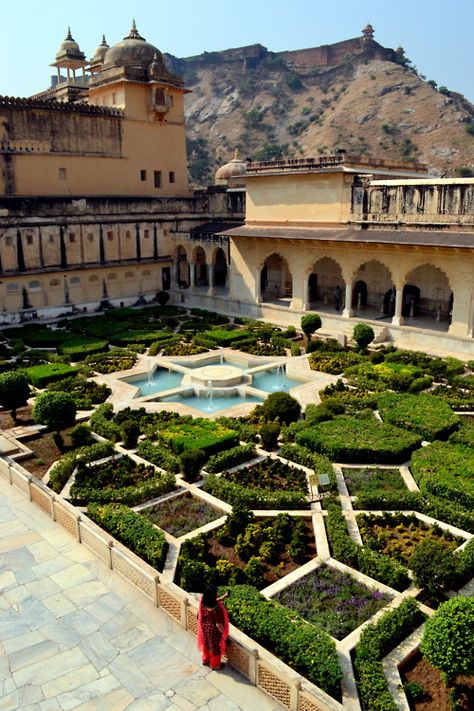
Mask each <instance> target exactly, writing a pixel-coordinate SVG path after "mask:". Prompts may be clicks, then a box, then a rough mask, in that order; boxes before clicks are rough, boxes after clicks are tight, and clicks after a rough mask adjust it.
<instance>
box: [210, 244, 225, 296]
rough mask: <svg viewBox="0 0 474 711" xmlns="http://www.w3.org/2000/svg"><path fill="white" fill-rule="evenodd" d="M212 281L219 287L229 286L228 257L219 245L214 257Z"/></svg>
mask: <svg viewBox="0 0 474 711" xmlns="http://www.w3.org/2000/svg"><path fill="white" fill-rule="evenodd" d="M212 281H213V285H214V286H215V287H217V288H224V287H226V286H227V259H226V256H225V253H224V250H223V249H222V247H218V248H217V249H216V250H215V252H214V254H213V257H212Z"/></svg>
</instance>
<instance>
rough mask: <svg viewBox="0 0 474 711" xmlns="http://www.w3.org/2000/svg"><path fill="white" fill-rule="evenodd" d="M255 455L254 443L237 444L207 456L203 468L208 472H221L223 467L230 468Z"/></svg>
mask: <svg viewBox="0 0 474 711" xmlns="http://www.w3.org/2000/svg"><path fill="white" fill-rule="evenodd" d="M256 456H257V453H256V451H255V445H254V444H243V445H237V447H232V448H231V449H227V450H226V451H225V452H219V453H218V454H213V455H212V457H210V458H209V460H208V462H207V464H206V466H205V469H206V471H207V472H209V473H210V474H211V473H212V474H215V473H216V472H222V471H224V469H232V467H236V466H237V465H238V464H243V463H244V462H248V461H250V460H251V459H254V458H255V457H256Z"/></svg>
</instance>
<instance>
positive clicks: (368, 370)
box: [344, 361, 429, 392]
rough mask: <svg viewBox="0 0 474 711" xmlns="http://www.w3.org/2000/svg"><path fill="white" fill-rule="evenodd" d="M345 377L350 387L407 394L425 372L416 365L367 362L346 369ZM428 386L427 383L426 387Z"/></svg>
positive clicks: (427, 383)
mask: <svg viewBox="0 0 474 711" xmlns="http://www.w3.org/2000/svg"><path fill="white" fill-rule="evenodd" d="M344 375H345V376H346V377H347V378H348V382H349V384H350V385H355V386H357V387H359V388H362V389H366V390H372V391H376V392H379V391H383V390H387V389H390V390H396V391H397V392H406V391H408V390H409V389H410V387H411V386H412V383H413V382H414V381H415V380H417V379H419V378H421V377H422V376H423V371H422V370H421V368H418V367H417V366H415V365H411V364H405V363H390V362H387V361H383V362H382V363H371V362H365V363H360V364H359V365H355V366H352V367H350V368H346V370H345V372H344ZM428 385H429V382H428V381H427V382H426V387H428Z"/></svg>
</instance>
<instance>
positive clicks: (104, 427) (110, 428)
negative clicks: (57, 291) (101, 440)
mask: <svg viewBox="0 0 474 711" xmlns="http://www.w3.org/2000/svg"><path fill="white" fill-rule="evenodd" d="M113 420H114V408H113V406H112V405H111V404H110V403H108V402H104V404H103V405H99V407H98V408H97V410H96V411H95V412H94V413H93V414H92V416H91V418H90V420H89V422H90V426H91V428H92V430H93V431H94V432H95V433H96V434H98V435H100V436H101V437H105V438H106V439H110V440H112V442H120V440H121V439H122V430H121V428H120V427H119V425H117V424H116V423H115V422H114V421H113Z"/></svg>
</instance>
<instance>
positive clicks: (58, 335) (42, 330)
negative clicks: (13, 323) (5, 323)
mask: <svg viewBox="0 0 474 711" xmlns="http://www.w3.org/2000/svg"><path fill="white" fill-rule="evenodd" d="M5 333H6V335H8V337H9V338H18V339H20V340H21V341H23V343H25V344H26V345H27V346H30V347H31V348H56V347H57V346H59V345H60V344H61V343H63V341H65V340H67V339H68V338H70V337H71V336H70V334H69V333H67V332H66V331H58V330H52V329H50V328H48V327H47V326H41V325H35V326H23V327H22V328H14V329H7V331H6V332H5Z"/></svg>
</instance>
